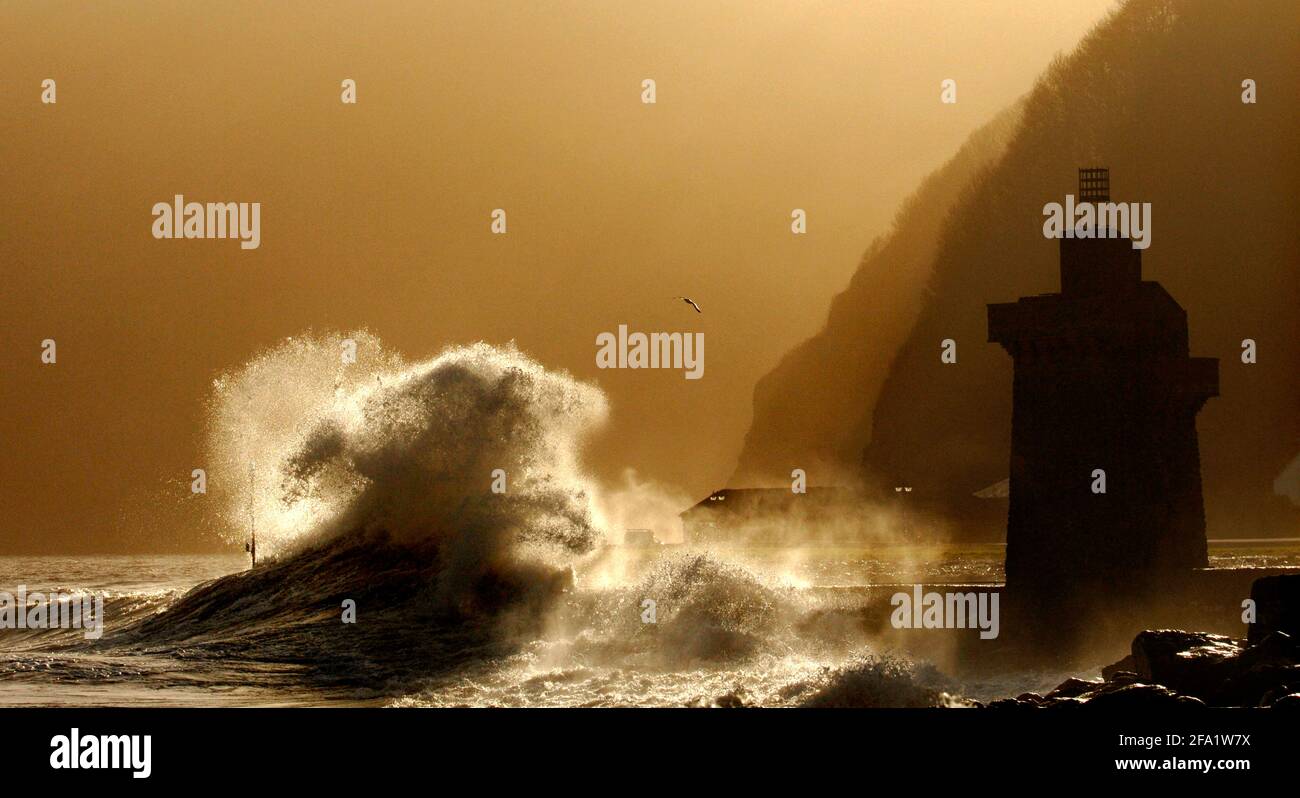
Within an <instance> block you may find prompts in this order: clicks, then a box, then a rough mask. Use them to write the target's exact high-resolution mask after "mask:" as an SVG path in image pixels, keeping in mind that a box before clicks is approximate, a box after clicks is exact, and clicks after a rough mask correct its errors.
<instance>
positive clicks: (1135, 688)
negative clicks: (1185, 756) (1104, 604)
mask: <svg viewBox="0 0 1300 798" xmlns="http://www.w3.org/2000/svg"><path fill="white" fill-rule="evenodd" d="M1251 601H1252V602H1253V606H1254V607H1255V609H1256V610H1257V611H1258V618H1256V620H1255V622H1254V623H1252V624H1251V625H1250V627H1249V628H1250V631H1249V634H1248V635H1247V637H1246V638H1244V639H1242V638H1233V637H1229V636H1226V635H1219V634H1210V633H1207V632H1188V631H1182V630H1177V629H1157V630H1147V631H1144V632H1140V633H1139V634H1138V635H1137V637H1135V638H1134V639H1133V644H1132V653H1130V654H1129V655H1128V656H1127V657H1125V658H1124V659H1121V660H1120V661H1118V662H1115V663H1113V664H1111V665H1108V666H1107V667H1105V668H1102V672H1101V678H1100V679H1095V680H1086V679H1073V678H1072V679H1067V680H1066V681H1064V682H1062V683H1061V684H1060V685H1059V686H1057V687H1056V688H1055V689H1054V690H1052V691H1050V692H1049V693H1047V694H1046V695H1038V694H1037V693H1023V694H1021V695H1019V696H1017V697H1015V698H1007V699H1002V700H999V701H993V702H991V703H989V704H987V707H988V708H993V709H1040V708H1052V707H1061V706H1075V705H1087V706H1096V707H1111V708H1124V709H1131V708H1140V707H1172V706H1214V707H1273V708H1280V709H1300V628H1298V627H1300V576H1274V577H1268V578H1265V579H1259V580H1256V582H1255V583H1254V585H1253V586H1252V589H1251Z"/></svg>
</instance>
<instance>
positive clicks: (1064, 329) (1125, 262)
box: [988, 169, 1219, 623]
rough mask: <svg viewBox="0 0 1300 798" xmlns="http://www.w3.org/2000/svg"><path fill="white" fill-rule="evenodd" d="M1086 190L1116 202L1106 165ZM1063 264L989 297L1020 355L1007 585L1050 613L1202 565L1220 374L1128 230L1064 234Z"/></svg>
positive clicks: (1139, 589)
mask: <svg viewBox="0 0 1300 798" xmlns="http://www.w3.org/2000/svg"><path fill="white" fill-rule="evenodd" d="M1079 199H1080V202H1092V203H1102V202H1108V201H1109V174H1108V173H1107V171H1106V170H1104V169H1081V170H1080V197H1079ZM1099 218H1104V217H1099ZM1060 265H1061V292H1060V293H1058V294H1044V295H1040V296H1032V297H1025V298H1023V299H1020V300H1019V301H1017V302H1011V303H1005V304H995V305H989V306H988V320H989V321H988V323H989V341H991V342H995V343H998V344H1001V345H1002V347H1003V348H1005V349H1006V351H1007V352H1008V353H1009V354H1010V355H1011V357H1012V359H1013V360H1014V361H1015V378H1014V384H1013V388H1012V391H1013V399H1012V421H1011V480H1010V493H1011V496H1010V508H1009V510H1008V519H1007V554H1006V558H1007V559H1006V577H1007V588H1006V589H1007V594H1008V598H1009V599H1010V600H1011V601H1012V602H1015V603H1016V604H1018V605H1019V606H1020V607H1022V608H1023V609H1024V610H1025V611H1026V612H1032V613H1048V614H1049V615H1048V616H1047V619H1045V621H1044V622H1046V623H1050V622H1051V620H1050V617H1051V616H1050V613H1053V612H1062V613H1068V612H1081V611H1084V610H1086V609H1088V608H1089V607H1095V608H1100V607H1101V606H1103V605H1105V604H1106V603H1108V602H1113V601H1114V600H1124V599H1130V598H1137V597H1141V596H1146V595H1150V594H1151V593H1152V591H1156V590H1160V589H1161V588H1162V587H1163V586H1165V585H1168V584H1171V579H1170V577H1178V576H1187V575H1190V571H1191V569H1193V568H1198V567H1205V566H1206V564H1207V563H1206V543H1205V508H1204V505H1203V502H1202V499H1201V471H1200V453H1199V449H1198V446H1197V438H1196V414H1197V412H1198V411H1199V410H1200V409H1201V406H1202V405H1203V404H1204V403H1205V400H1206V399H1209V398H1210V397H1213V396H1217V395H1218V382H1219V371H1218V366H1219V363H1218V360H1217V359H1216V358H1193V357H1189V356H1188V340H1187V314H1186V312H1185V311H1184V310H1183V308H1182V307H1181V306H1180V305H1179V304H1178V303H1177V302H1175V301H1174V299H1173V298H1172V297H1171V296H1170V295H1169V294H1168V293H1166V291H1165V290H1164V288H1163V287H1161V286H1160V284H1159V283H1156V282H1150V281H1145V280H1143V279H1142V258H1141V250H1139V249H1134V248H1133V247H1132V245H1131V242H1130V241H1129V239H1127V238H1123V237H1117V238H1103V237H1100V236H1099V237H1096V238H1062V239H1061V240H1060ZM1098 469H1100V470H1101V471H1104V473H1105V477H1104V479H1105V492H1104V493H1099V492H1096V488H1097V487H1099V482H1098V480H1097V478H1096V477H1097V474H1098V471H1097V470H1098Z"/></svg>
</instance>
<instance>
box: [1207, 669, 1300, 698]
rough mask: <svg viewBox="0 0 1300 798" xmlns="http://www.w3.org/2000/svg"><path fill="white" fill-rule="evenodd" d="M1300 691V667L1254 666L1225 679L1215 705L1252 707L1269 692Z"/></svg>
mask: <svg viewBox="0 0 1300 798" xmlns="http://www.w3.org/2000/svg"><path fill="white" fill-rule="evenodd" d="M1275 691H1277V692H1286V693H1293V692H1296V691H1300V665H1256V666H1255V667H1253V668H1247V669H1245V670H1242V671H1241V672H1239V673H1236V674H1235V675H1233V676H1232V677H1231V678H1229V679H1227V680H1226V681H1225V682H1224V683H1223V686H1222V687H1221V688H1220V689H1219V691H1218V694H1217V699H1218V701H1217V703H1220V704H1224V705H1227V706H1234V707H1254V706H1260V705H1261V704H1262V703H1263V700H1264V696H1266V695H1267V694H1268V693H1270V692H1275Z"/></svg>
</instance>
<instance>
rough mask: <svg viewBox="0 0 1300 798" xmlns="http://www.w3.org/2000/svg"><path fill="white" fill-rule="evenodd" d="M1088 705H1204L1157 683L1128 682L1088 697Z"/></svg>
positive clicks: (1159, 706)
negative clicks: (1114, 688) (1117, 687)
mask: <svg viewBox="0 0 1300 798" xmlns="http://www.w3.org/2000/svg"><path fill="white" fill-rule="evenodd" d="M1088 706H1089V707H1093V708H1104V709H1125V710H1128V709H1147V708H1165V707H1181V706H1205V702H1203V701H1201V700H1200V699H1198V698H1193V697H1191V696H1185V695H1179V694H1178V693H1175V692H1174V691H1173V690H1170V689H1169V688H1167V687H1161V686H1160V685H1158V684H1129V685H1125V686H1123V687H1120V688H1119V689H1116V690H1111V691H1109V692H1103V693H1099V694H1097V695H1096V696H1094V697H1093V698H1091V699H1089V701H1088Z"/></svg>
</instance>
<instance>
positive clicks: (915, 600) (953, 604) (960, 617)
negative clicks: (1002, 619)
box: [889, 585, 999, 640]
mask: <svg viewBox="0 0 1300 798" xmlns="http://www.w3.org/2000/svg"><path fill="white" fill-rule="evenodd" d="M998 600H999V594H998V593H995V592H990V591H980V592H975V591H970V592H967V593H925V594H924V595H922V593H921V586H920V585H913V586H912V592H911V593H895V594H894V595H893V597H892V598H891V599H890V600H889V603H890V605H892V606H893V607H895V609H894V612H893V613H892V614H891V615H890V616H889V622H890V623H891V624H892V625H893V627H894V628H895V629H976V628H978V629H979V630H980V639H981V640H992V639H993V638H995V637H997V636H998V631H999V623H998Z"/></svg>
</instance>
